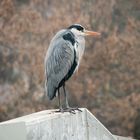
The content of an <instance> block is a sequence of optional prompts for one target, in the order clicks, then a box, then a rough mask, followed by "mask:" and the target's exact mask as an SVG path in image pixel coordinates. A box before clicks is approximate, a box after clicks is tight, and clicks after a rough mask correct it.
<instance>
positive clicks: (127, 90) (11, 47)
mask: <svg viewBox="0 0 140 140" xmlns="http://www.w3.org/2000/svg"><path fill="white" fill-rule="evenodd" d="M74 23H80V24H82V25H83V26H84V27H85V28H87V29H89V30H94V31H98V32H101V33H102V37H101V38H98V39H97V38H96V39H94V38H86V51H85V54H84V57H83V59H82V63H81V65H80V68H79V70H78V73H76V74H75V76H73V77H72V78H71V79H70V80H69V82H67V85H66V86H67V91H68V93H69V98H70V99H69V100H70V104H71V105H72V106H79V107H85V108H88V109H89V110H90V111H91V112H92V113H93V114H94V115H95V116H96V117H97V118H98V119H99V120H100V121H101V122H102V123H103V124H104V125H105V126H106V127H107V128H108V129H109V130H110V131H111V132H112V133H114V134H117V135H123V136H133V137H135V138H137V139H139V138H140V0H108V1H106V0H74V1H70V0H69V1H66V0H53V1H51V0H0V121H5V120H8V119H12V118H15V117H19V116H22V115H26V114H30V113H32V112H37V111H41V110H44V109H51V108H58V106H57V105H58V101H57V98H56V99H54V100H53V101H52V102H50V101H48V99H44V100H42V97H43V94H44V57H45V54H46V51H47V48H48V46H49V43H50V40H51V38H52V37H53V36H54V35H55V33H56V32H57V31H58V30H60V29H62V28H66V27H68V26H69V25H71V24H74Z"/></svg>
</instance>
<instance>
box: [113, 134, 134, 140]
mask: <svg viewBox="0 0 140 140" xmlns="http://www.w3.org/2000/svg"><path fill="white" fill-rule="evenodd" d="M114 136H115V137H116V138H117V140H135V139H132V138H128V137H122V136H116V135H114Z"/></svg>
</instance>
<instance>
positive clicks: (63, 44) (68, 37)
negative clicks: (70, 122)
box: [45, 24, 97, 109]
mask: <svg viewBox="0 0 140 140" xmlns="http://www.w3.org/2000/svg"><path fill="white" fill-rule="evenodd" d="M93 34H97V33H96V32H91V31H87V30H85V29H84V27H83V26H81V25H79V24H74V25H72V26H70V27H68V28H67V29H63V30H60V31H59V32H58V33H57V34H56V35H55V36H54V37H53V39H52V40H51V43H50V46H49V48H48V51H47V54H46V57H45V75H46V81H45V92H46V94H47V95H48V98H49V99H50V100H52V99H53V98H54V97H55V96H56V92H57V90H58V98H59V107H60V109H62V107H61V105H60V95H59V94H60V93H59V88H60V87H62V86H63V89H64V95H65V101H66V106H67V108H69V105H68V101H67V95H66V91H65V82H66V81H67V80H68V79H69V78H70V77H71V76H72V74H73V73H74V72H75V71H76V69H78V67H79V63H80V60H81V58H82V56H83V53H84V49H85V38H84V36H85V35H93Z"/></svg>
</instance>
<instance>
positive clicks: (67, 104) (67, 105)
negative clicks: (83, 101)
mask: <svg viewBox="0 0 140 140" xmlns="http://www.w3.org/2000/svg"><path fill="white" fill-rule="evenodd" d="M63 90H64V96H65V103H66V109H65V111H69V112H71V113H74V114H75V110H78V111H81V110H80V109H79V108H78V107H75V108H72V107H70V106H69V102H68V97H67V92H66V89H65V84H63ZM81 112H82V111H81Z"/></svg>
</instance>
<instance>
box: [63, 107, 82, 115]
mask: <svg viewBox="0 0 140 140" xmlns="http://www.w3.org/2000/svg"><path fill="white" fill-rule="evenodd" d="M65 110H68V111H67V112H70V113H74V114H75V111H76V110H77V111H80V112H82V110H81V109H79V108H78V107H66V108H65Z"/></svg>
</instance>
